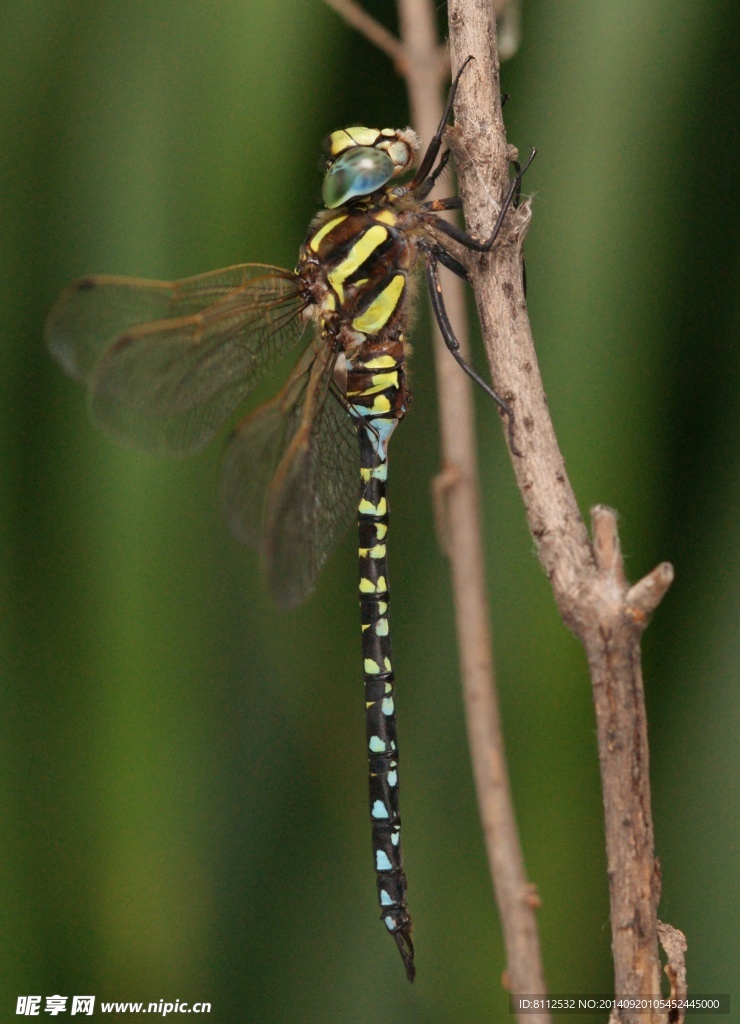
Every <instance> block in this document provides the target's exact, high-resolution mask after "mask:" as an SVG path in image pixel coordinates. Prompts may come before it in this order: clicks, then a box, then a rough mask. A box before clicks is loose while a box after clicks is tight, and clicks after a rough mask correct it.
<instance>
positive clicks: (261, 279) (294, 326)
mask: <svg viewBox="0 0 740 1024" xmlns="http://www.w3.org/2000/svg"><path fill="white" fill-rule="evenodd" d="M305 305H306V301H305V299H304V297H303V295H302V294H301V292H300V290H299V288H298V279H297V278H296V276H295V275H294V274H292V273H289V272H288V271H285V270H281V269H280V268H278V267H271V266H266V265H262V264H242V265H240V266H236V267H230V268H227V269H226V270H220V271H215V272H213V273H211V274H204V275H201V276H199V277H193V278H188V279H186V280H184V281H178V282H174V283H166V282H158V281H140V280H136V279H133V278H115V277H93V278H86V279H84V280H82V281H78V282H77V283H76V284H73V285H72V286H71V287H70V288H68V289H67V290H66V291H65V292H64V293H63V294H62V296H61V297H60V299H59V301H58V302H57V304H56V306H55V307H54V309H53V310H52V312H51V314H50V316H49V319H48V321H47V324H46V337H47V341H48V344H49V347H50V349H51V351H52V353H53V354H54V355H55V357H56V358H57V359H58V361H59V362H60V363H61V364H62V366H63V367H64V368H65V370H67V372H68V373H69V374H70V375H71V376H73V377H76V378H77V379H79V380H81V381H82V382H83V383H85V384H86V385H87V387H88V389H89V391H90V404H91V409H92V414H93V419H94V420H95V421H96V423H97V424H98V425H99V426H101V427H102V428H103V429H104V430H105V431H106V432H107V433H109V434H111V435H112V436H113V437H115V438H116V439H117V440H119V441H122V442H123V443H126V444H131V445H133V446H135V447H139V448H144V449H146V450H149V451H155V452H159V453H163V454H170V455H179V454H185V453H186V452H190V451H196V450H198V449H199V448H201V447H202V446H203V445H204V444H206V443H207V442H208V441H209V440H210V439H211V437H213V435H214V433H215V432H216V431H217V430H218V429H219V428H220V427H221V426H222V425H223V423H224V422H225V420H226V419H227V418H228V416H229V415H230V414H231V413H232V412H233V410H234V409H235V408H236V406H237V405H238V404H239V403H240V402H241V401H242V400H243V398H244V397H245V396H246V395H247V394H248V392H249V391H250V390H251V388H252V387H253V386H254V384H255V383H256V382H257V381H258V380H259V379H260V377H261V376H262V375H263V374H264V372H265V371H266V370H267V369H268V368H269V367H270V365H271V364H272V363H273V362H274V360H275V358H276V357H277V356H278V355H280V354H281V353H283V352H285V351H287V350H288V349H289V348H290V347H291V346H292V345H293V344H295V342H296V341H297V340H298V338H299V337H300V336H301V333H302V331H303V325H304V321H303V318H302V317H301V316H300V313H301V311H302V310H303V309H304V308H305Z"/></svg>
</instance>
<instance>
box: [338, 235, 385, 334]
mask: <svg viewBox="0 0 740 1024" xmlns="http://www.w3.org/2000/svg"><path fill="white" fill-rule="evenodd" d="M387 237H388V229H387V228H384V227H383V225H382V224H373V226H372V227H371V228H368V230H367V231H366V232H365V234H364V235H363V236H362V237H361V238H360V239H359V240H358V241H357V242H355V244H354V245H353V246H352V248H351V249H350V251H349V252H348V253H347V255H346V256H345V258H344V259H343V260H342V262H341V263H340V264H339V266H338V267H336V268H335V269H334V270H332V271H331V272H330V273H329V274H327V277H328V279H329V284H330V285H331V286H332V288H333V289H334V291H335V292H336V293H337V295H338V296H339V301H340V302H343V301H344V289H343V288H342V285H343V284H344V282H345V281H346V280H347V278H348V277H349V276H350V275H351V274H354V272H355V271H356V270H357V268H358V267H361V266H362V264H363V263H364V262H365V260H366V259H368V257H369V256H371V255H372V254H373V252H374V251H375V250H376V249H377V248H378V246H379V245H382V244H383V242H384V241H385V240H386V238H387ZM389 315H390V314H389Z"/></svg>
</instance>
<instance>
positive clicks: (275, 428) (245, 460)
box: [222, 346, 360, 608]
mask: <svg viewBox="0 0 740 1024" xmlns="http://www.w3.org/2000/svg"><path fill="white" fill-rule="evenodd" d="M334 358H335V357H334V354H333V353H332V352H331V350H330V349H328V347H327V346H321V347H320V348H312V349H309V350H308V351H307V352H306V353H305V354H304V357H303V359H302V360H301V361H300V362H299V364H298V366H297V367H296V369H295V371H294V373H293V375H292V376H291V378H290V380H289V381H288V383H287V384H286V386H285V388H284V389H283V391H282V392H281V393H280V394H279V395H278V396H277V397H276V398H275V399H273V401H272V402H268V403H267V404H266V405H263V406H262V407H261V408H259V409H257V410H256V411H255V412H254V413H252V414H251V415H250V416H248V417H246V418H245V419H244V420H243V421H242V422H241V423H240V424H239V426H238V427H237V429H236V430H235V431H234V433H233V435H232V437H231V438H230V440H229V443H228V445H227V448H226V451H225V452H224V458H223V463H222V495H223V500H224V507H225V509H226V516H227V519H228V521H229V525H230V526H231V529H232V530H233V532H234V534H235V535H236V536H237V537H238V538H239V539H240V540H242V541H244V542H245V543H247V544H250V545H251V546H252V547H257V548H259V549H260V550H261V553H262V558H263V566H264V570H265V575H266V577H267V582H268V585H269V587H270V591H271V593H272V596H273V599H274V600H275V602H276V603H277V604H278V605H281V606H282V607H285V608H291V607H295V606H296V605H299V604H301V603H302V602H303V601H305V600H306V598H307V597H308V596H309V595H310V594H311V593H312V591H313V589H314V587H315V585H316V579H317V577H318V575H319V572H320V571H321V569H322V568H323V566H324V563H325V562H326V560H327V558H328V557H329V555H330V554H331V552H332V551H333V550H334V548H335V547H336V544H337V542H338V540H339V538H340V537H341V535H342V534H343V533H344V531H345V530H346V528H347V526H348V525H349V523H350V521H351V520H352V518H353V516H354V514H355V512H356V509H357V500H358V493H359V479H360V475H359V468H360V457H359V447H358V443H357V435H356V432H355V428H354V426H353V423H352V421H351V419H350V416H349V414H348V413H347V411H346V409H345V408H344V407H343V405H342V404H341V402H340V401H338V400H337V398H336V396H335V395H334V394H330V393H329V392H330V382H331V377H332V372H333V368H334Z"/></svg>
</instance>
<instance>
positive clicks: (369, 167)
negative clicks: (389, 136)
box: [322, 146, 395, 210]
mask: <svg viewBox="0 0 740 1024" xmlns="http://www.w3.org/2000/svg"><path fill="white" fill-rule="evenodd" d="M394 170H395V165H394V163H393V161H392V160H391V158H390V157H389V156H388V154H387V153H384V152H383V151H382V150H380V149H374V148H373V147H372V146H354V147H353V148H352V149H348V150H346V152H344V153H342V154H341V155H340V156H338V157H337V159H336V160H335V161H334V163H333V164H332V165H331V167H330V168H329V170H328V171H327V172H326V175H325V176H324V186H323V189H322V195H323V198H324V205H325V206H326V208H327V209H328V210H333V209H335V207H337V206H341V205H342V203H346V202H348V201H349V200H350V199H357V198H359V197H360V196H369V195H370V193H371V192H374V191H375V190H376V189H377V188H380V186H381V185H385V183H386V181H390V179H391V178H392V177H393V172H394Z"/></svg>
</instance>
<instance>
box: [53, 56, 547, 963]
mask: <svg viewBox="0 0 740 1024" xmlns="http://www.w3.org/2000/svg"><path fill="white" fill-rule="evenodd" d="M471 59H472V58H468V60H467V61H465V63H464V64H463V65H462V67H461V68H460V71H459V72H458V74H457V76H456V77H455V79H454V81H453V83H452V86H451V88H450V92H449V95H448V99H447V105H446V107H445V111H444V114H443V116H442V119H441V121H440V123H439V126H438V129H437V132H436V134H435V136H434V138H433V139H432V140H431V142H430V144H429V146H428V147H427V149H426V151H425V152H424V154H423V156H422V157H421V159H420V160H419V161H418V164H417V162H416V159H417V158H416V153H417V149H418V147H419V139H418V137H417V136H416V134H415V133H414V132H413V131H412V130H411V129H405V130H397V129H391V128H383V129H375V128H367V127H362V126H353V127H349V128H345V129H343V130H340V131H335V132H333V133H332V134H331V135H330V136H329V138H328V139H327V141H326V143H325V150H326V154H327V162H326V172H325V175H324V180H323V190H322V197H323V202H324V209H322V210H321V211H320V212H319V213H318V214H317V216H316V217H315V219H314V220H313V222H312V224H311V226H310V228H309V232H308V236H307V238H306V240H305V241H304V243H303V245H302V246H301V249H300V252H299V256H298V263H297V267H296V269H295V270H294V271H290V270H284V269H282V268H280V267H274V266H270V265H267V264H260V263H245V264H240V265H238V266H232V267H228V268H226V269H224V270H217V271H215V272H212V273H207V274H202V275H200V276H197V277H190V278H186V279H184V280H181V281H175V282H163V281H150V280H139V279H135V278H127V277H113V276H106V275H98V276H91V277H86V278H83V279H81V280H78V281H76V282H74V283H73V284H72V285H70V286H69V287H68V288H67V289H66V290H65V291H64V292H63V293H62V294H61V296H60V297H59V299H58V301H57V303H56V304H55V305H54V307H53V309H52V311H51V313H50V314H49V317H48V320H47V322H46V326H45V337H46V340H47V343H48V346H49V348H50V351H51V353H52V355H53V356H54V357H55V359H56V360H57V361H58V362H59V363H60V365H61V366H62V368H63V369H64V370H65V371H66V372H67V373H68V374H69V375H70V376H71V377H73V378H75V379H76V380H78V381H80V382H81V383H82V384H83V385H84V386H85V388H86V389H87V392H88V397H89V405H90V411H91V414H92V419H93V421H94V423H95V424H96V425H97V426H98V427H100V428H102V430H103V431H105V432H106V433H107V434H108V435H110V436H111V437H112V438H113V439H115V440H117V441H119V442H121V443H123V444H126V445H129V446H133V447H135V448H139V449H142V450H145V451H149V452H154V453H157V454H160V455H167V456H181V455H186V454H189V453H193V452H197V451H199V450H200V449H202V448H203V447H204V446H205V445H207V444H208V443H209V442H210V441H211V440H212V439H213V438H214V437H215V435H216V434H217V433H218V432H219V431H220V430H221V429H222V428H223V427H224V426H225V425H226V423H227V422H228V421H229V419H230V418H231V417H232V415H233V414H234V413H235V412H236V411H237V410H238V409H239V407H240V406H241V404H242V403H243V401H244V400H245V399H246V397H247V396H248V395H249V393H250V391H251V390H252V389H253V388H254V386H255V385H256V383H257V382H258V381H259V380H260V379H261V378H262V377H263V376H264V375H265V374H266V373H267V372H268V371H269V370H270V369H271V368H272V367H273V365H274V363H275V362H276V361H277V360H278V359H279V358H281V357H282V356H284V355H285V353H286V352H288V351H289V350H290V349H292V348H294V347H297V346H299V344H300V343H301V342H302V340H303V339H304V338H305V339H306V340H305V342H304V346H303V349H302V351H301V352H300V355H299V357H298V360H297V362H296V365H295V368H294V369H293V371H292V372H291V373H290V375H289V377H288V379H287V381H286V382H285V384H284V386H283V387H282V388H281V390H279V391H278V392H277V394H276V395H275V397H274V398H272V399H271V400H270V401H267V402H266V403H264V404H263V405H261V406H260V407H259V408H257V409H256V410H254V411H252V412H251V413H249V414H247V415H246V416H244V417H243V418H242V419H241V420H240V421H239V422H238V423H237V425H236V427H235V428H233V429H232V431H231V433H230V436H229V439H228V442H227V444H226V446H225V449H224V453H223V457H222V462H221V494H222V499H223V506H224V509H225V512H226V518H227V521H228V523H229V525H230V527H231V530H232V531H233V533H234V534H235V536H236V537H237V538H238V539H239V540H240V541H243V542H245V543H246V544H248V545H251V546H252V547H254V548H256V549H257V550H258V551H259V553H260V557H261V564H262V569H263V572H264V575H265V578H266V580H267V584H268V587H269V590H270V593H271V596H272V598H273V599H274V601H275V602H276V603H277V604H278V605H280V606H282V607H286V608H292V607H296V606H297V605H300V604H301V603H302V602H304V601H305V600H306V599H307V598H308V597H309V596H310V594H311V593H312V592H313V590H314V588H315V585H316V580H317V577H318V575H319V573H320V571H321V569H322V567H323V565H324V563H325V562H326V560H327V558H328V556H329V554H330V553H331V552H332V550H333V548H334V547H335V546H336V544H337V542H338V540H339V538H340V537H341V535H342V534H343V532H344V531H345V529H346V528H347V526H348V525H349V522H350V520H351V519H352V518H353V517H355V516H356V518H357V522H358V527H359V605H360V618H361V636H362V662H363V679H364V695H365V709H366V712H365V716H366V741H367V754H368V772H369V808H370V821H371V826H372V851H373V861H374V867H375V872H376V883H377V894H378V901H379V904H380V909H381V920H382V922H383V923H384V925H385V927H386V928H387V930H388V932H389V933H390V935H391V936H392V937H393V939H394V941H395V943H396V945H397V947H398V950H399V952H400V954H401V958H402V960H403V963H404V965H405V969H406V974H407V976H408V979H409V980H410V981H413V980H414V977H415V972H416V968H415V963H414V943H413V939H412V924H411V916H410V913H409V910H408V906H407V895H406V892H407V882H406V875H405V872H404V865H403V855H402V848H401V818H400V814H399V799H398V792H399V786H398V759H399V755H398V744H397V736H396V716H395V703H394V702H395V677H394V670H393V657H392V650H391V633H390V622H389V603H390V592H389V582H388V580H389V576H388V561H387V546H388V526H389V505H388V491H387V477H388V442H389V440H390V437H391V435H392V434H393V431H394V430H395V428H396V426H397V425H398V423H399V422H400V420H401V419H403V417H404V415H405V413H406V411H407V409H408V406H409V394H410V392H409V385H408V380H407V376H406V331H407V326H408V321H409V282H410V278H411V276H412V274H413V273H414V271H415V270H416V269H417V267H420V266H423V267H424V269H425V273H426V278H427V282H428V286H429V292H430V295H431V299H432V308H433V311H434V314H435V316H436V319H437V322H438V324H439V326H440V329H441V332H442V335H443V337H444V339H445V342H446V344H447V346H448V348H449V349H450V351H451V353H452V355H453V356H454V357H455V359H456V360H457V361H458V363H459V364H460V365H461V367H462V368H463V370H465V372H467V373H468V374H469V375H470V376H471V377H472V378H473V379H474V380H475V381H476V383H477V384H478V385H480V386H481V387H482V388H483V389H484V390H485V391H486V392H487V393H488V394H489V395H490V396H491V398H492V399H493V400H494V401H495V402H496V403H497V405H498V406H499V408H500V409H501V411H502V412H503V413H504V414H505V415H506V416H507V417H508V426H509V443H510V445H511V447H512V449H514V450H516V449H515V446H514V435H513V428H514V415H513V412H512V410H511V408H510V407H509V405H508V404H507V403H506V402H505V401H504V400H503V399H502V398H500V397H499V396H498V395H497V394H496V393H495V391H494V390H493V389H492V388H491V387H490V386H489V385H488V384H487V383H486V382H485V381H484V380H483V379H482V378H481V377H480V376H479V375H478V374H477V373H476V371H475V370H474V369H473V368H472V367H471V366H470V365H469V364H468V363H467V362H466V361H465V360H464V359H463V357H462V355H461V353H460V346H459V344H458V342H457V339H456V338H455V335H454V333H453V330H452V327H451V325H450V322H449V319H448V317H447V313H446V310H445V306H444V299H443V296H442V290H441V287H440V280H439V265H440V264H442V265H443V266H446V267H448V268H449V269H451V270H452V271H453V272H454V273H455V274H457V275H458V276H460V277H462V278H463V279H466V280H467V272H466V270H465V267H464V266H463V264H462V263H461V262H460V261H459V259H458V258H456V256H455V255H454V254H453V252H452V251H451V248H454V246H451V242H454V243H457V244H458V245H459V246H462V247H463V248H464V249H467V250H471V251H473V252H478V253H485V252H488V251H489V250H490V249H491V247H492V246H493V244H494V242H495V241H496V238H497V237H498V235H499V232H500V231H501V227H502V225H503V223H504V218H505V216H506V213H507V211H508V210H509V208H510V207H511V206H512V204H513V205H514V206H516V205H517V202H518V198H519V191H520V186H521V180H522V175H523V174H524V172H525V171H526V170H527V167H528V166H529V164H530V163H531V161H532V159H533V157H534V155H535V150H532V153H531V156H530V157H529V160H528V161H527V163H526V164H525V166H524V167H523V168H520V167H519V165H518V164H515V170H516V176H515V177H514V178H513V179H512V181H511V183H510V186H509V189H508V191H507V193H506V195H505V197H504V199H503V202H502V203H501V206H500V212H499V213H498V216H497V219H496V221H495V224H494V226H493V229H492V231H491V234H490V235H489V237H488V238H486V239H483V240H481V239H478V238H476V237H474V236H473V235H471V234H469V233H467V232H466V231H465V230H463V229H461V228H459V227H457V226H455V225H453V224H450V223H448V222H447V221H446V220H444V219H442V218H441V217H440V216H439V214H440V213H442V212H444V211H446V210H452V209H457V208H460V206H461V200H460V198H459V197H458V196H452V197H449V198H446V199H437V200H429V199H428V196H429V195H430V193H431V191H432V189H433V188H434V186H435V184H436V183H437V180H438V178H439V177H440V175H441V174H442V172H443V170H444V168H445V166H446V165H447V162H448V160H449V157H450V151H449V149H447V148H444V133H445V130H446V127H447V124H448V122H449V120H450V117H451V114H452V110H453V103H454V98H455V93H456V90H457V87H458V83H459V81H460V76H461V75H462V73H463V71H464V70H465V67H466V66H467V64H468V63H469V61H470V60H471ZM407 172H409V173H411V175H412V176H411V178H410V180H408V181H407V182H406V183H405V184H403V183H399V181H398V179H399V178H400V177H402V176H404V175H405V174H406V173H407ZM310 327H313V330H307V328H310ZM358 491H359V496H358Z"/></svg>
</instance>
